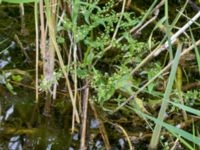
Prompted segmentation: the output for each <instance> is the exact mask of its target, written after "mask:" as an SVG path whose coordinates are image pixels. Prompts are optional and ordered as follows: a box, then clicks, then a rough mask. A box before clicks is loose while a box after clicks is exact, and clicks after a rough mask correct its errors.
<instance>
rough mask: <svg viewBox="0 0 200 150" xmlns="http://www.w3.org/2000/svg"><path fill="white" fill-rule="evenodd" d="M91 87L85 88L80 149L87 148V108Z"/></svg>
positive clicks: (84, 149)
mask: <svg viewBox="0 0 200 150" xmlns="http://www.w3.org/2000/svg"><path fill="white" fill-rule="evenodd" d="M88 98H89V87H87V88H86V89H85V90H84V96H83V115H82V131H81V144H80V149H81V150H86V149H87V146H86V145H85V143H86V140H85V139H86V132H87V110H88Z"/></svg>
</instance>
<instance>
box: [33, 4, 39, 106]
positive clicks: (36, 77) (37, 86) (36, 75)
mask: <svg viewBox="0 0 200 150" xmlns="http://www.w3.org/2000/svg"><path fill="white" fill-rule="evenodd" d="M34 13H35V14H34V15H35V47H36V54H35V56H36V57H35V102H36V103H38V101H39V69H38V68H39V65H38V64H39V27H38V3H36V2H35V6H34Z"/></svg>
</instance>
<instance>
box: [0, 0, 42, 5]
mask: <svg viewBox="0 0 200 150" xmlns="http://www.w3.org/2000/svg"><path fill="white" fill-rule="evenodd" d="M2 2H7V3H15V4H19V3H33V2H39V0H2Z"/></svg>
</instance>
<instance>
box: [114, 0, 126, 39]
mask: <svg viewBox="0 0 200 150" xmlns="http://www.w3.org/2000/svg"><path fill="white" fill-rule="evenodd" d="M125 6H126V0H123V4H122V10H121V13H120V18H119V21H118V23H117V26H116V28H115V32H114V33H113V36H112V41H113V40H114V39H115V37H116V35H117V32H118V29H119V26H120V23H121V20H122V17H123V14H124V10H125ZM112 41H111V43H112Z"/></svg>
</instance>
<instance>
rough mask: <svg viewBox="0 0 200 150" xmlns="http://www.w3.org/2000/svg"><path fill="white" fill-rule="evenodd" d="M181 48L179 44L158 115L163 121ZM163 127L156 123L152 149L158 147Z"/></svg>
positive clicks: (151, 144) (151, 143)
mask: <svg viewBox="0 0 200 150" xmlns="http://www.w3.org/2000/svg"><path fill="white" fill-rule="evenodd" d="M181 49H182V45H181V44H179V45H178V49H177V52H176V56H175V58H174V62H173V65H172V69H171V72H170V76H169V81H168V83H167V88H166V91H165V94H164V98H163V101H162V105H161V108H160V112H159V115H158V119H159V120H161V121H163V120H164V114H165V112H166V109H167V106H168V100H169V96H170V93H171V90H172V86H173V83H174V79H175V76H176V70H177V67H178V63H179V59H180V54H181ZM161 128H162V126H161V125H160V124H158V123H156V126H155V128H154V131H153V135H152V138H151V142H150V146H149V148H150V149H156V148H157V145H158V142H159V137H160V131H161Z"/></svg>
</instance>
